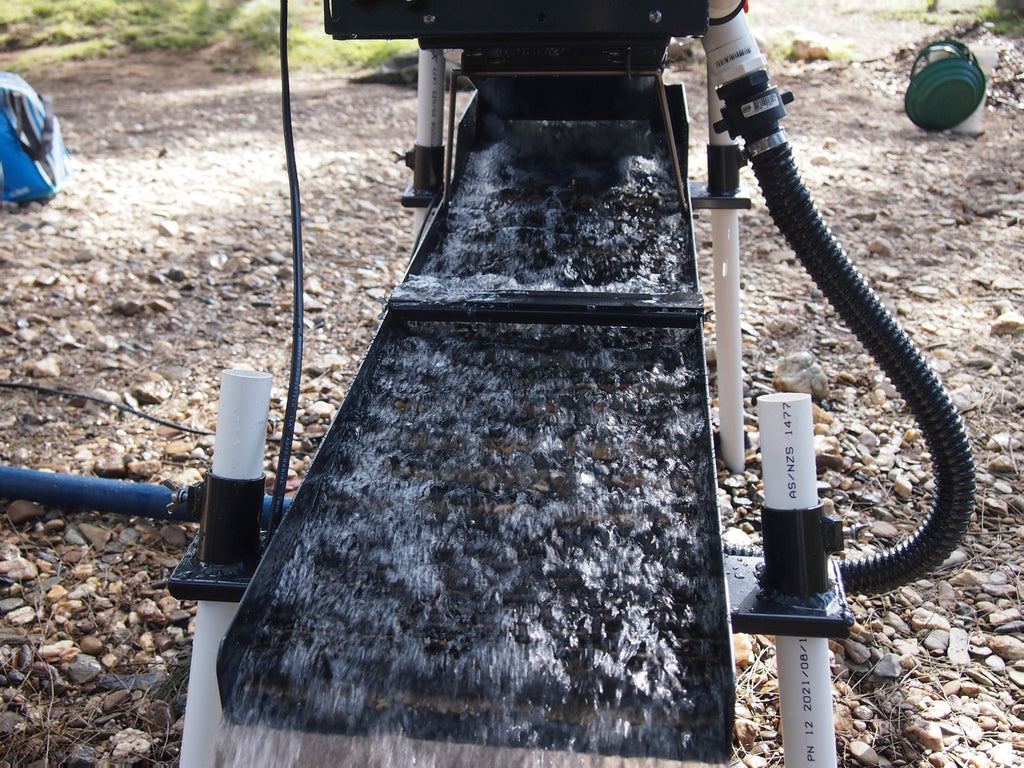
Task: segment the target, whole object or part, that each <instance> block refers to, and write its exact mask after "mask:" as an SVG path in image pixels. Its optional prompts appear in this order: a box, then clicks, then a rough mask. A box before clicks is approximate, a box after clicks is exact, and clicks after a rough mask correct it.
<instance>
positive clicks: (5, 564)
mask: <svg viewBox="0 0 1024 768" xmlns="http://www.w3.org/2000/svg"><path fill="white" fill-rule="evenodd" d="M38 575H39V569H38V568H37V567H36V564H35V563H33V562H32V561H31V560H26V559H25V558H24V557H15V558H12V559H10V560H0V576H4V577H6V578H8V579H11V580H13V581H30V580H32V579H34V578H35V577H36V576H38Z"/></svg>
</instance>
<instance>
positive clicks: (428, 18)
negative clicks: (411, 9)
mask: <svg viewBox="0 0 1024 768" xmlns="http://www.w3.org/2000/svg"><path fill="white" fill-rule="evenodd" d="M435 21H437V16H435V15H434V14H432V13H425V14H423V23H424V24H433V23H434V22H435Z"/></svg>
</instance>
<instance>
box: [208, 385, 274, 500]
mask: <svg viewBox="0 0 1024 768" xmlns="http://www.w3.org/2000/svg"><path fill="white" fill-rule="evenodd" d="M271 384H272V377H271V376H270V374H269V373H266V372H264V371H245V370H228V371H224V373H223V374H221V378H220V401H219V402H218V404H217V431H216V435H215V436H214V439H213V440H214V442H213V467H212V471H213V474H215V475H217V477H225V478H228V479H229V480H252V479H254V478H257V477H263V455H264V453H265V451H266V446H267V411H268V410H269V409H270V388H271Z"/></svg>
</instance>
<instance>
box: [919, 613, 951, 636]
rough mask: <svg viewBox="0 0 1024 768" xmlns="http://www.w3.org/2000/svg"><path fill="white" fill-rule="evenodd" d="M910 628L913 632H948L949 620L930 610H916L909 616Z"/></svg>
mask: <svg viewBox="0 0 1024 768" xmlns="http://www.w3.org/2000/svg"><path fill="white" fill-rule="evenodd" d="M910 626H911V627H913V628H914V629H915V630H920V629H941V630H944V631H946V632H949V619H947V618H946V617H945V616H943V615H942V614H940V613H937V612H936V611H934V610H932V609H931V608H917V609H915V610H914V612H913V613H912V614H911V616H910Z"/></svg>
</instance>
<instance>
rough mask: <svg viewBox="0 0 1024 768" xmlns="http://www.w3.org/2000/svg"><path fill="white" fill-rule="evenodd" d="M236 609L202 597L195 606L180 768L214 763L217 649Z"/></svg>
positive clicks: (217, 719) (201, 767) (217, 710)
mask: <svg viewBox="0 0 1024 768" xmlns="http://www.w3.org/2000/svg"><path fill="white" fill-rule="evenodd" d="M237 608H238V605H237V604H236V603H221V602H213V601H211V600H200V601H199V603H198V605H197V607H196V631H195V634H194V635H193V636H192V662H191V664H190V665H189V669H188V703H187V705H186V706H185V731H184V733H183V734H182V738H181V768H209V766H212V765H213V756H214V749H215V747H216V742H217V735H218V734H219V733H220V720H221V706H220V691H219V690H218V688H217V651H218V650H219V649H220V641H221V639H222V638H223V637H224V633H225V632H227V631H228V625H229V624H231V619H232V618H234V615H235V610H236V609H237Z"/></svg>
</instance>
